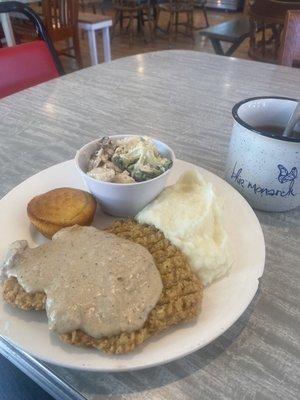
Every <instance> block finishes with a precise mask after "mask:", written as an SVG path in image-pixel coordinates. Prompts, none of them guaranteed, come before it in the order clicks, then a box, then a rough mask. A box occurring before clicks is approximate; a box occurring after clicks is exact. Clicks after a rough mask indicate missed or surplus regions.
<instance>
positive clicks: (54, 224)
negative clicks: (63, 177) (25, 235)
mask: <svg viewBox="0 0 300 400" xmlns="http://www.w3.org/2000/svg"><path fill="white" fill-rule="evenodd" d="M96 207H97V203H96V200H95V199H94V198H93V196H92V195H91V194H90V193H88V192H85V191H83V190H79V189H73V188H58V189H54V190H50V191H49V192H47V193H44V194H41V195H39V196H36V197H34V198H33V199H32V200H31V201H30V202H29V203H28V206H27V215H28V217H29V219H30V221H31V223H32V224H33V225H34V226H35V227H36V229H37V230H38V231H39V232H41V233H42V234H43V235H44V236H46V237H48V238H51V237H52V236H53V235H54V234H55V233H56V232H57V231H59V230H60V229H62V228H65V227H67V226H72V225H76V224H77V225H90V224H91V223H92V221H93V218H94V214H95V211H96Z"/></svg>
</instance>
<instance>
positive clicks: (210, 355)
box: [0, 51, 300, 400]
mask: <svg viewBox="0 0 300 400" xmlns="http://www.w3.org/2000/svg"><path fill="white" fill-rule="evenodd" d="M259 95H281V96H290V97H300V72H299V70H297V69H291V68H286V67H278V66H274V65H268V64H263V63H255V62H249V61H242V60H237V59H234V58H227V57H220V56H215V55H209V54H204V53H198V52H192V51H168V52H159V53H150V54H144V55H137V56H134V57H129V58H123V59H120V60H117V61H114V62H112V63H109V64H105V65H99V66H96V67H93V68H88V69H85V70H82V71H79V72H77V73H74V74H71V75H68V76H65V77H63V78H60V79H58V80H55V81H52V82H49V83H46V84H43V85H41V86H38V87H35V88H32V89H30V90H26V91H24V92H22V93H19V94H16V95H13V96H11V97H8V98H6V99H4V100H2V101H0V120H1V125H0V171H1V178H0V179H1V186H0V195H4V194H5V193H6V192H8V191H9V190H10V189H12V188H13V187H14V186H15V185H17V184H18V183H20V182H21V181H22V180H24V179H25V178H27V177H29V176H30V175H32V174H34V173H36V172H38V171H40V170H41V169H43V168H45V167H48V166H50V165H53V164H55V163H58V162H60V161H63V160H66V159H69V158H72V157H73V156H74V152H75V150H76V149H77V148H79V147H80V146H81V145H82V144H84V143H86V142H87V141H89V140H91V139H93V138H96V137H97V136H99V135H102V134H124V133H134V134H140V133H147V134H149V135H151V136H152V137H157V138H161V139H162V140H164V141H166V142H167V143H168V144H170V145H171V146H172V147H173V148H174V149H175V151H176V155H177V157H178V158H181V159H184V160H188V161H191V162H193V163H195V164H198V165H201V166H203V167H205V168H206V169H208V170H210V171H212V172H214V173H216V174H217V175H220V176H222V175H223V171H224V165H225V160H226V153H227V146H228V142H229V137H230V131H231V126H232V119H231V108H232V106H233V104H234V103H235V102H237V101H239V100H241V99H243V98H246V97H252V96H259ZM12 165H13V167H12ZM257 215H258V218H259V220H260V222H261V224H262V227H263V231H264V234H265V239H266V247H267V259H266V268H265V273H264V275H263V278H262V279H261V283H260V288H259V291H258V293H257V295H256V297H255V299H254V300H253V302H252V304H251V305H250V306H249V308H248V309H247V311H246V312H245V313H244V314H243V315H242V317H241V318H240V319H239V320H238V321H237V322H236V323H235V324H234V325H233V326H232V327H231V328H230V329H229V330H228V331H227V332H226V333H225V334H224V335H223V336H221V337H219V338H218V339H217V340H215V341H214V342H213V343H211V344H210V345H208V346H207V347H205V348H204V349H202V350H200V351H198V352H196V353H194V354H192V355H190V356H188V357H186V358H183V359H181V360H179V361H176V362H173V363H170V364H168V365H165V366H161V367H156V368H152V369H149V370H144V371H138V372H133V373H120V374H118V373H112V374H101V373H86V372H84V373H83V372H82V373H81V372H78V371H77V372H76V371H71V370H67V369H64V368H59V367H54V366H50V365H46V364H45V363H43V364H40V363H38V362H36V361H35V360H33V359H31V358H28V357H26V355H24V354H22V353H18V352H17V351H16V352H15V351H14V349H13V348H10V347H9V345H8V344H7V343H5V341H4V340H1V339H0V351H2V353H3V354H5V355H6V356H7V357H9V358H10V359H11V360H12V361H13V362H15V363H16V364H17V365H18V366H19V367H20V368H23V369H25V370H26V371H27V373H28V374H29V375H30V376H31V377H32V378H33V379H35V380H38V381H39V383H40V384H41V385H42V386H44V387H46V388H47V390H49V391H50V392H51V393H52V394H54V395H55V397H57V398H60V399H62V398H87V399H90V400H91V399H93V400H94V399H101V400H102V399H107V398H111V399H134V400H136V399H143V400H146V399H155V400H156V399H157V400H162V399H172V400H177V399H200V398H201V399H202V400H206V399H222V400H223V399H228V400H234V399H239V400H240V399H243V400H248V399H251V400H252V399H258V400H266V399H272V400H274V399H284V400H292V399H298V398H300V369H299V358H300V350H299V349H300V343H299V342H300V323H299V322H300V321H299V320H300V312H299V304H300V298H299V286H300V274H299V267H300V241H299V237H300V211H299V209H297V210H294V211H292V212H289V213H277V214H267V213H263V212H257ZM1 229H5V227H3V226H2V227H1ZM63 381H64V382H65V383H66V384H64V383H63ZM71 387H73V388H75V389H76V390H77V391H78V392H79V393H78V392H75V391H72V390H71Z"/></svg>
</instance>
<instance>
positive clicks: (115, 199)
mask: <svg viewBox="0 0 300 400" xmlns="http://www.w3.org/2000/svg"><path fill="white" fill-rule="evenodd" d="M131 136H134V135H115V136H112V138H114V139H116V138H119V139H122V138H125V137H131ZM152 140H153V142H154V144H155V146H156V147H157V149H158V151H159V152H160V154H161V155H162V156H164V157H167V158H169V159H171V160H172V161H173V165H172V166H171V168H169V169H168V170H167V171H166V172H164V173H163V174H161V175H159V176H157V177H156V178H153V179H149V180H148V181H144V182H135V183H112V182H103V181H99V180H97V179H94V178H92V177H90V176H89V175H87V173H86V171H87V168H88V162H89V160H90V157H91V155H92V154H93V153H94V152H95V151H96V150H97V148H98V147H99V139H96V140H94V141H92V142H90V143H87V144H86V145H85V146H83V147H82V148H81V149H79V150H78V151H77V153H76V156H75V164H76V168H77V169H78V170H79V172H80V174H81V176H82V177H83V180H84V181H85V183H86V185H87V186H88V188H89V189H90V191H91V193H92V195H93V196H94V197H95V198H96V200H97V201H98V202H99V203H100V205H101V208H102V210H103V211H105V212H106V213H108V214H110V215H114V216H117V217H133V216H135V215H136V214H137V213H138V212H139V211H141V210H142V209H143V208H144V207H145V206H146V205H147V204H148V203H150V201H152V200H153V199H154V198H155V197H156V196H157V195H158V194H159V193H160V192H161V191H162V190H163V189H164V187H165V185H166V181H167V177H168V175H169V173H170V172H171V169H172V168H173V166H174V161H175V155H174V152H173V150H172V149H171V148H170V147H169V146H168V145H166V144H165V143H163V142H160V141H159V140H156V139H152Z"/></svg>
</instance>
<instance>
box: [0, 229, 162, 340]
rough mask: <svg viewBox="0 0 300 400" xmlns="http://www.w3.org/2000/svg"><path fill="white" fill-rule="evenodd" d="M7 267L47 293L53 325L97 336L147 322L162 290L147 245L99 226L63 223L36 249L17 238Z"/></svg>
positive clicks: (26, 286) (28, 288) (27, 288)
mask: <svg viewBox="0 0 300 400" xmlns="http://www.w3.org/2000/svg"><path fill="white" fill-rule="evenodd" d="M3 271H4V272H5V275H6V276H8V277H10V276H14V277H16V278H17V280H18V282H19V284H20V285H21V286H22V287H23V289H24V290H25V291H26V292H28V293H33V292H40V291H43V292H45V293H46V295H47V300H46V311H47V316H48V320H49V327H50V329H51V330H56V331H57V332H58V333H67V332H71V331H73V330H76V329H81V330H82V331H84V332H86V333H87V334H89V335H90V336H93V337H95V338H100V337H103V336H112V335H117V334H119V333H121V332H131V331H134V330H136V329H139V328H141V327H142V326H143V325H144V323H145V321H146V319H147V317H148V314H149V312H150V311H151V310H152V309H153V308H154V306H155V305H156V303H157V301H158V299H159V297H160V295H161V292H162V282H161V277H160V274H159V272H158V270H157V268H156V266H155V263H154V260H153V258H152V256H151V254H150V253H149V252H148V250H147V249H145V248H144V247H142V246H140V245H138V244H136V243H133V242H131V241H129V240H126V239H122V238H119V237H117V236H116V235H113V234H110V233H108V232H104V231H100V230H98V229H96V228H93V227H81V226H74V227H71V228H65V229H62V230H61V231H59V232H57V233H56V234H55V235H54V236H53V238H52V241H51V242H49V243H46V244H44V245H41V246H38V247H36V248H33V249H32V248H29V247H28V245H27V244H26V242H25V244H24V241H19V242H15V243H13V244H12V245H11V248H10V250H9V252H8V257H7V259H6V262H5V263H4V270H3Z"/></svg>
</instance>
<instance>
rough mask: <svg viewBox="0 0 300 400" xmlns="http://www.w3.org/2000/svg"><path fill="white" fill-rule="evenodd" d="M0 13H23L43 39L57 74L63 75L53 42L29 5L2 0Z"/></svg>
mask: <svg viewBox="0 0 300 400" xmlns="http://www.w3.org/2000/svg"><path fill="white" fill-rule="evenodd" d="M1 13H20V14H23V15H25V16H26V17H27V18H28V19H29V20H30V21H31V22H32V23H33V25H34V28H35V31H36V33H37V36H38V38H39V39H41V40H43V41H44V42H45V44H46V45H47V47H48V50H49V52H50V54H51V56H52V59H53V62H54V64H55V66H56V69H57V72H58V74H59V75H64V73H65V72H64V69H63V66H62V64H61V62H60V59H59V57H58V55H57V53H56V50H55V48H54V46H53V43H52V41H51V39H50V38H49V36H48V34H47V31H46V28H45V26H44V24H43V22H42V20H41V18H40V17H39V16H38V15H37V14H36V13H35V12H34V11H33V10H32V9H31V8H30V7H28V6H27V5H26V4H23V3H21V2H19V1H4V2H0V14H1Z"/></svg>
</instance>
